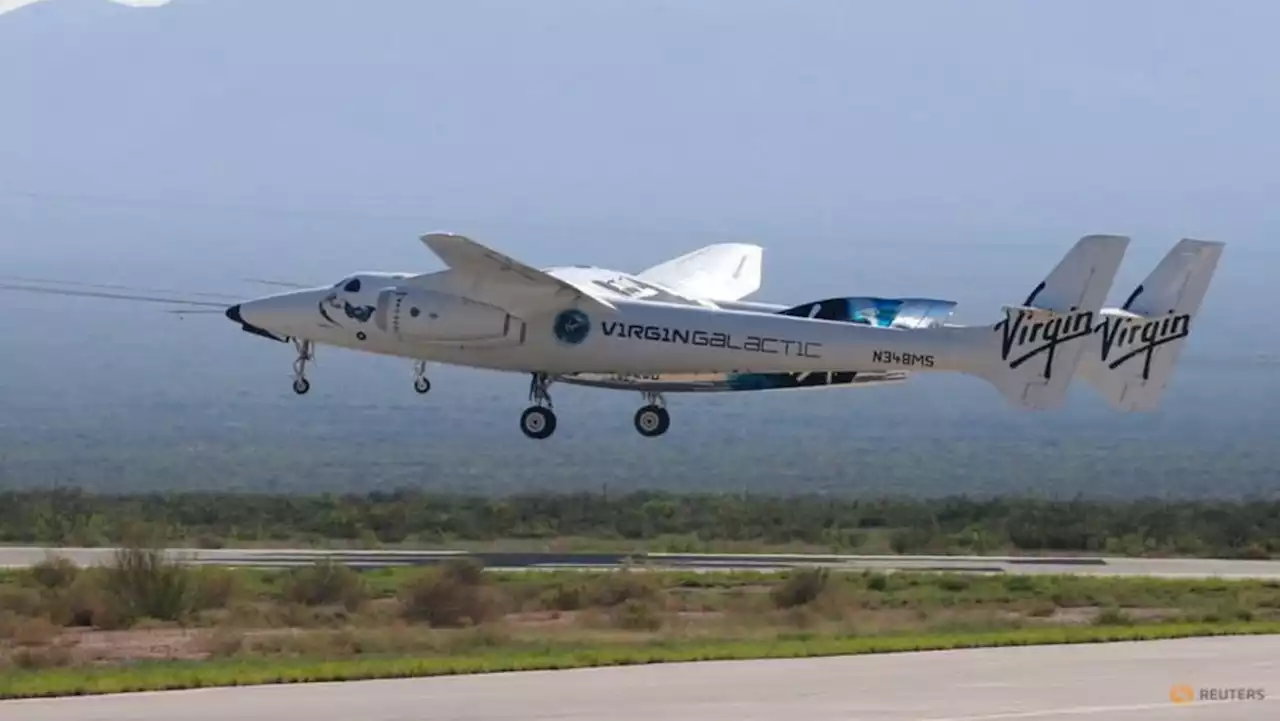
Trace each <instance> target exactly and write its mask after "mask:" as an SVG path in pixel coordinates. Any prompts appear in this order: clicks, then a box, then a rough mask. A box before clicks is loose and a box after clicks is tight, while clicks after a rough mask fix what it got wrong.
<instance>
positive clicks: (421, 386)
mask: <svg viewBox="0 0 1280 721" xmlns="http://www.w3.org/2000/svg"><path fill="white" fill-rule="evenodd" d="M413 389H414V390H415V391H417V392H418V393H419V394H426V393H430V392H431V381H429V380H427V379H426V378H417V379H415V380H414V381H413Z"/></svg>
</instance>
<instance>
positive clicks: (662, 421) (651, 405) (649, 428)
mask: <svg viewBox="0 0 1280 721" xmlns="http://www.w3.org/2000/svg"><path fill="white" fill-rule="evenodd" d="M643 395H644V400H645V405H644V406H642V407H641V408H640V410H638V411H636V416H635V424H636V430H637V431H639V432H640V435H642V436H644V437H645V438H657V437H658V436H660V435H662V434H663V433H666V432H667V429H668V428H670V427H671V414H670V413H668V412H667V407H666V406H667V402H666V400H664V399H663V397H662V394H661V393H653V392H651V391H645V392H644V394H643Z"/></svg>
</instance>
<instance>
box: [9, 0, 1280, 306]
mask: <svg viewBox="0 0 1280 721" xmlns="http://www.w3.org/2000/svg"><path fill="white" fill-rule="evenodd" d="M10 2H11V3H12V0H10ZM1276 27H1280V5H1278V4H1275V3H1271V2H1249V1H1245V0H1241V1H1239V2H1232V3H1228V4H1213V5H1210V4H1206V3H1190V2H1169V1H1165V2H1155V1H1150V2H1148V1H1137V0H1134V1H1130V2H1123V3H1115V2H1094V1H1079V2H1072V3H1037V2H1010V1H1003V0H987V1H984V2H981V3H947V2H877V3H871V2H853V1H851V0H806V1H805V2H799V3H797V2H784V1H782V0H778V1H770V2H764V1H760V0H723V1H720V2H711V1H693V0H688V1H685V2H676V1H675V0H626V1H623V0H575V1H570V0H540V1H539V2H523V1H520V0H506V1H500V0H468V1H467V2H449V3H445V2H430V1H424V0H377V1H376V2H329V1H324V2H321V1H319V0H174V1H173V2H170V3H168V4H166V5H163V6H162V7H153V8H130V7H125V6H122V5H120V4H117V3H113V2H108V1H107V0H44V1H43V2H36V3H32V4H29V5H26V6H25V7H21V8H19V9H16V10H13V11H12V12H9V13H7V14H3V15H0V87H3V88H4V98H5V100H4V109H3V112H0V233H3V236H0V243H3V244H4V245H5V246H7V248H8V249H9V250H6V253H5V255H6V256H8V259H7V260H6V262H7V263H9V264H11V265H14V266H16V267H19V269H20V270H25V269H27V267H28V266H30V268H31V269H32V270H38V271H42V272H54V273H56V272H58V271H59V270H63V271H65V272H64V273H63V275H64V276H65V274H66V272H72V271H75V272H77V273H83V272H88V269H89V268H90V267H91V265H90V264H91V263H92V262H94V261H101V260H103V259H110V260H111V261H112V262H113V265H114V267H115V269H116V270H117V271H118V273H117V274H118V275H120V276H129V277H133V276H134V275H138V274H153V273H156V272H160V273H170V272H172V273H175V274H177V275H179V276H183V277H186V275H195V276H199V277H200V279H202V280H208V281H209V282H210V283H216V282H217V279H218V278H219V277H232V275H233V274H237V273H238V274H240V275H264V274H274V275H276V276H289V277H301V278H302V279H304V280H311V279H314V278H319V279H320V280H324V281H327V280H329V279H330V276H334V277H338V276H340V275H342V274H344V273H345V272H347V271H348V270H351V269H354V268H357V267H359V268H367V267H372V268H395V269H400V268H404V267H406V266H409V267H412V266H413V265H419V266H422V267H435V265H434V264H435V263H436V261H435V260H434V258H432V257H430V256H429V255H425V256H424V255H423V251H422V250H421V248H419V247H417V245H416V241H415V240H414V238H415V236H416V235H417V234H418V233H420V232H422V231H425V230H430V229H434V228H440V227H445V228H448V229H452V230H456V231H458V232H467V233H471V234H474V235H476V236H477V237H478V238H480V239H482V240H488V241H490V242H492V243H494V244H496V245H498V246H499V247H501V248H503V249H504V250H509V251H511V252H514V253H517V254H519V255H520V256H521V257H525V258H528V259H529V260H530V261H532V262H535V263H540V264H553V263H558V262H579V261H581V262H597V263H603V264H614V265H617V266H621V267H626V268H639V267H643V266H644V265H647V264H649V263H651V262H657V261H659V260H662V259H663V258H665V257H667V256H670V255H674V254H677V253H680V252H683V251H685V250H688V249H690V248H692V247H695V246H696V245H699V244H702V243H704V242H711V241H714V240H720V239H747V240H756V241H759V242H762V243H764V244H765V245H766V246H767V247H768V248H769V249H770V250H769V254H768V255H767V256H766V264H767V265H766V294H770V293H772V294H773V295H782V296H786V297H787V299H792V300H796V301H802V300H808V299H809V298H807V297H804V298H802V297H799V296H800V295H802V294H804V293H806V291H807V289H808V288H813V289H814V290H813V292H815V293H822V292H839V293H846V292H848V293H864V292H878V293H900V294H920V293H950V294H952V295H953V296H956V297H958V299H960V300H962V301H964V302H966V303H974V302H981V303H987V302H1002V301H1004V300H1007V299H1008V298H1007V296H1008V295H1010V293H1012V290H1011V289H1012V288H1014V287H1015V286H1016V287H1017V288H1018V289H1019V290H1020V289H1021V287H1022V286H1023V285H1026V284H1027V283H1028V282H1030V281H1033V280H1034V278H1032V277H1030V276H1033V275H1036V274H1039V273H1041V272H1042V271H1043V270H1047V267H1048V265H1049V264H1051V263H1052V262H1053V261H1054V260H1056V257H1057V254H1058V253H1060V252H1061V251H1062V250H1063V249H1065V248H1066V247H1067V245H1069V243H1070V242H1071V241H1072V240H1073V239H1074V238H1076V237H1078V236H1080V235H1082V234H1085V233H1089V232H1120V233H1128V234H1131V235H1133V236H1134V238H1135V243H1134V247H1133V250H1132V251H1131V253H1130V258H1131V260H1130V262H1129V264H1128V265H1127V266H1126V269H1125V271H1124V272H1123V273H1122V280H1126V281H1131V280H1135V279H1136V277H1139V276H1140V275H1141V274H1143V273H1145V271H1146V270H1147V269H1148V268H1149V267H1150V265H1151V264H1152V263H1154V262H1155V260H1156V259H1157V258H1158V257H1159V256H1160V255H1161V254H1162V253H1163V252H1164V250H1165V249H1167V247H1168V245H1169V244H1171V243H1173V242H1174V241H1175V240H1176V239H1177V238H1178V237H1181V236H1183V235H1193V236H1200V237H1214V238H1221V239H1224V240H1228V241H1229V242H1230V243H1232V246H1231V247H1230V248H1229V251H1228V256H1227V258H1226V259H1224V262H1223V271H1222V277H1224V278H1234V281H1232V282H1231V285H1233V287H1234V288H1235V290H1234V291H1231V292H1244V291H1249V292H1254V291H1257V292H1260V291H1261V290H1262V289H1263V288H1264V285H1263V284H1264V283H1267V282H1269V279H1268V278H1267V277H1266V276H1265V275H1261V274H1257V273H1255V272H1253V270H1252V269H1256V268H1257V267H1258V265H1259V264H1260V263H1264V262H1272V263H1273V262H1274V261H1275V260H1276V259H1277V258H1280V252H1277V250H1276V248H1277V246H1276V244H1275V243H1274V242H1273V240H1272V234H1273V233H1274V232H1275V230H1276V229H1277V227H1280V210H1278V209H1277V207H1278V206H1277V204H1276V203H1275V201H1274V198H1275V197H1277V191H1278V190H1280V187H1278V186H1280V175H1278V173H1277V170H1276V168H1277V167H1280V145H1278V144H1277V143H1276V142H1275V132H1276V131H1275V129H1276V128H1277V127H1280V95H1277V94H1276V93H1275V92H1274V87H1275V79H1276V78H1277V77H1280V46H1277V45H1276V44H1275V43H1274V29H1275V28H1276ZM126 201H128V202H126ZM282 255H283V256H287V257H289V258H290V259H291V260H290V261H289V263H288V264H281V263H280V262H279V259H280V257H281V256H282ZM1250 259H1252V260H1250ZM197 267H198V268H199V269H200V271H199V272H196V271H195V270H194V268H197ZM184 274H185V275H184ZM202 274H203V275H202ZM1024 276H1025V277H1026V279H1025V280H1023V277H1024ZM997 279H1002V281H1001V282H1003V283H1005V284H1006V285H1005V286H1003V287H1000V288H998V289H995V290H993V291H992V292H991V294H990V295H988V294H987V293H986V292H985V290H986V289H985V287H984V288H976V287H974V285H975V284H977V285H982V286H987V285H989V284H990V283H992V282H995V281H996V280H997ZM926 283H928V284H931V285H930V286H929V287H925V285H924V284H926ZM1227 284H1228V282H1227V281H1221V282H1220V283H1219V284H1218V286H1216V289H1215V291H1214V293H1215V294H1216V293H1218V292H1219V291H1221V286H1223V285H1227ZM855 285H856V287H853V286H855ZM997 292H998V293H1000V294H1001V295H1000V297H999V298H996V297H995V294H996V293H997ZM965 294H967V295H965ZM1116 294H1117V295H1118V294H1120V291H1116ZM1212 300H1213V297H1212V296H1211V301H1212Z"/></svg>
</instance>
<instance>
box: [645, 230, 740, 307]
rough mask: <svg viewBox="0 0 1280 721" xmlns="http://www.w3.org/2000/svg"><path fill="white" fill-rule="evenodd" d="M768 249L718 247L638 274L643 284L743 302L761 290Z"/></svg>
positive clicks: (732, 245) (700, 296) (728, 245)
mask: <svg viewBox="0 0 1280 721" xmlns="http://www.w3.org/2000/svg"><path fill="white" fill-rule="evenodd" d="M763 260H764V248H762V247H760V246H758V245H752V244H750V243H717V244H715V245H708V246H706V247H703V248H699V249H698V250H695V251H693V252H692V253H686V254H684V255H682V256H680V257H679V258H673V259H671V260H668V261H666V262H665V263H660V264H658V265H655V266H653V267H652V268H649V269H647V270H645V271H643V272H641V273H638V274H636V277H637V278H639V279H640V280H644V281H648V282H650V283H656V284H658V285H662V286H666V287H667V288H670V289H672V290H674V291H676V292H678V293H682V294H684V295H688V296H692V297H695V298H703V299H706V300H711V301H718V300H726V301H734V300H741V299H743V298H745V297H747V296H748V295H751V294H752V293H754V292H756V291H757V290H759V289H760V279H761V276H762V265H763Z"/></svg>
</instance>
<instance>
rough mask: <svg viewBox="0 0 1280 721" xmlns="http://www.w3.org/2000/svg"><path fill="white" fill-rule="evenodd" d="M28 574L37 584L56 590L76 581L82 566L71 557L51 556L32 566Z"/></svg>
mask: <svg viewBox="0 0 1280 721" xmlns="http://www.w3.org/2000/svg"><path fill="white" fill-rule="evenodd" d="M27 574H28V575H29V577H30V578H31V580H32V581H33V582H34V583H35V584H36V585H37V586H39V587H41V588H45V589H49V590H51V591H55V590H59V589H63V588H67V587H69V586H70V585H71V584H72V583H74V582H75V580H76V578H77V577H79V575H80V567H79V566H77V565H76V564H75V563H74V562H73V561H72V560H71V559H69V558H64V557H62V556H51V557H49V558H47V559H45V560H43V561H41V562H39V563H37V564H36V565H34V566H32V567H31V568H30V569H28V570H27Z"/></svg>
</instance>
